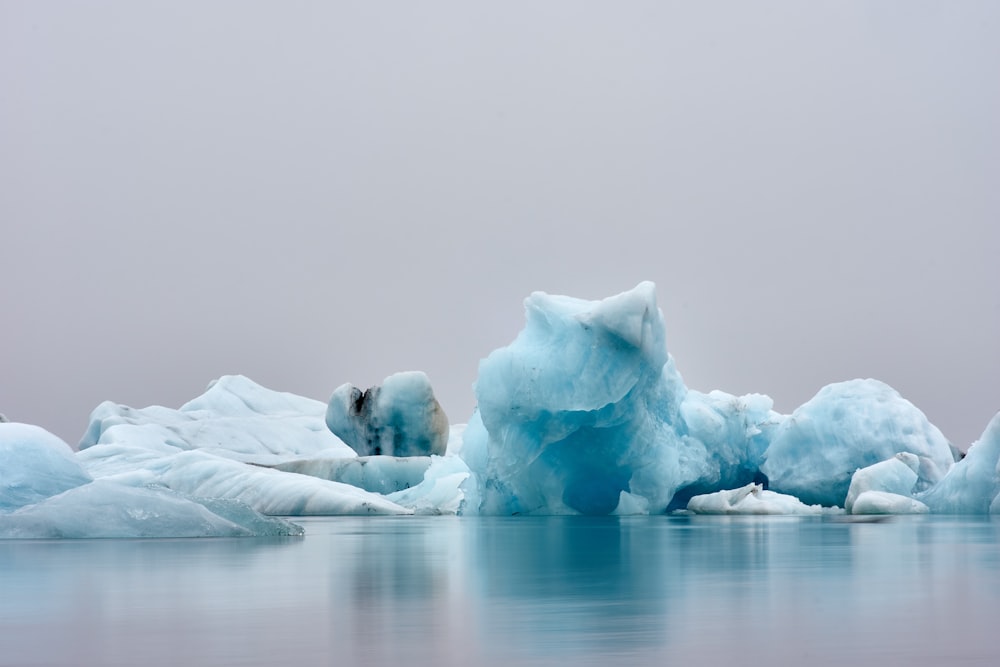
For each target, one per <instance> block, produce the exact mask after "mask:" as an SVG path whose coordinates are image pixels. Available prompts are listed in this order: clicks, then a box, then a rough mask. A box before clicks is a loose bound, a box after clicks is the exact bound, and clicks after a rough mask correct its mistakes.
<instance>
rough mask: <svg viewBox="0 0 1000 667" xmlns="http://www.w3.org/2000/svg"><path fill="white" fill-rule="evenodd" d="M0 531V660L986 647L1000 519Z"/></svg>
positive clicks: (798, 657) (354, 658) (655, 654)
mask: <svg viewBox="0 0 1000 667" xmlns="http://www.w3.org/2000/svg"><path fill="white" fill-rule="evenodd" d="M300 522H301V523H303V525H305V527H306V537H304V538H267V539H193V540H77V541H71V540H66V541H0V665H4V666H8V665H10V666H15V665H16V666H18V667H22V666H30V665H129V666H131V665H148V666H157V665H284V664H288V665H297V666H308V665H389V664H404V663H405V664H412V665H511V664H539V665H540V664H568V663H572V664H574V665H629V664H659V665H663V664H678V663H680V662H684V663H691V664H713V665H718V664H724V663H730V662H734V661H740V662H743V663H751V664H756V665H765V664H775V665H809V666H810V667H815V666H817V665H833V664H842V663H843V662H845V661H848V662H852V663H860V664H893V665H895V664H906V665H911V666H912V665H959V664H961V665H991V666H994V665H997V664H1000V631H998V629H997V627H998V626H997V619H1000V521H996V520H989V519H967V518H937V517H897V518H892V519H887V520H884V521H877V522H853V521H846V520H839V521H838V520H831V519H829V518H812V517H810V518H743V517H738V518H724V517H675V516H670V517H664V516H657V517H628V518H621V519H618V518H582V517H538V518H535V517H510V518H461V517H380V518H352V517H332V518H322V519H306V520H300Z"/></svg>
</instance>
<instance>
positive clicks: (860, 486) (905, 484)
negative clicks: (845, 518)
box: [844, 452, 920, 513]
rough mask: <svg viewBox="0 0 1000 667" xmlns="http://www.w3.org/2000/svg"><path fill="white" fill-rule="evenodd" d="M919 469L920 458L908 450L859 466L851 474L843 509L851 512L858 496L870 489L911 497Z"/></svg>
mask: <svg viewBox="0 0 1000 667" xmlns="http://www.w3.org/2000/svg"><path fill="white" fill-rule="evenodd" d="M919 469H920V459H919V458H917V456H916V454H911V453H909V452H900V453H899V454H896V455H895V456H893V457H892V458H890V459H887V460H885V461H879V462H878V463H875V464H873V465H870V466H868V467H867V468H861V469H860V470H858V471H856V472H855V473H854V475H852V476H851V485H850V487H849V488H848V489H847V498H846V499H845V500H844V509H845V510H847V512H848V513H850V512H852V511H853V508H854V503H855V501H856V500H857V499H858V497H859V496H860V495H861V494H863V493H867V492H870V491H877V492H880V493H892V494H896V495H900V496H906V497H907V498H909V497H911V494H912V493H913V487H914V486H916V484H917V471H918V470H919Z"/></svg>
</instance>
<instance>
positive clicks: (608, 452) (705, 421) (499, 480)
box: [462, 283, 780, 514]
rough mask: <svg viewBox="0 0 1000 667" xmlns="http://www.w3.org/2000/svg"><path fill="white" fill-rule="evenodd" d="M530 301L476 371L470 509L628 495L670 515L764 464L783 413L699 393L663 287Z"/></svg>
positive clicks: (469, 441) (545, 509) (754, 398)
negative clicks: (681, 354)
mask: <svg viewBox="0 0 1000 667" xmlns="http://www.w3.org/2000/svg"><path fill="white" fill-rule="evenodd" d="M525 311H526V315H527V323H526V325H525V328H524V330H523V331H522V332H521V333H520V334H519V335H518V337H517V339H516V340H515V341H514V342H513V343H511V344H510V345H509V346H507V347H505V348H501V349H499V350H496V351H494V352H493V353H492V354H491V355H490V356H489V357H487V358H486V359H485V360H483V361H482V362H481V364H480V367H479V379H478V380H477V382H476V397H477V398H478V401H479V407H478V411H477V413H476V414H475V415H474V416H473V418H472V419H471V420H470V422H469V424H468V426H467V428H466V430H465V432H464V435H463V440H464V443H463V446H462V456H463V458H464V459H465V461H466V463H468V465H469V467H470V469H471V471H472V472H473V478H474V481H475V484H476V486H477V488H476V489H475V490H470V494H469V498H468V499H467V502H466V505H465V507H464V511H466V512H468V513H475V512H480V513H484V514H530V513H541V514H563V513H567V514H573V513H581V514H608V513H612V512H615V511H616V510H617V509H618V505H619V503H620V502H622V499H623V498H625V499H626V501H627V503H628V504H629V508H623V509H627V510H628V511H633V510H634V509H635V507H636V506H637V505H638V506H645V507H647V508H648V511H650V512H653V513H660V512H663V511H665V510H667V509H668V508H669V506H670V503H671V501H672V500H673V499H674V498H675V497H680V498H683V499H684V500H686V499H687V498H688V497H690V496H692V495H695V494H697V493H704V492H708V491H713V490H718V489H719V488H732V487H735V486H742V485H744V484H747V483H749V482H751V481H753V480H754V478H755V477H756V476H757V475H758V474H759V467H760V465H761V463H762V462H763V457H764V453H765V451H766V449H767V444H768V441H769V438H770V435H771V433H772V432H773V431H774V429H775V427H776V426H777V425H778V423H779V421H780V417H779V415H777V414H776V413H774V412H773V411H772V410H771V405H772V403H771V400H770V399H769V398H767V397H766V396H761V395H749V396H744V397H736V396H731V395H729V394H725V393H723V392H712V393H710V394H701V393H699V392H693V391H688V390H687V388H686V387H685V386H684V382H683V380H682V379H681V376H680V374H679V373H678V372H677V370H676V368H675V366H674V362H673V359H672V358H671V357H670V356H669V355H668V354H667V350H666V342H665V339H666V333H665V327H664V324H663V318H662V315H661V313H660V311H659V309H658V308H657V306H656V295H655V288H654V287H653V285H652V283H642V284H640V285H639V286H637V287H636V288H635V289H633V290H631V291H629V292H624V293H622V294H619V295H617V296H613V297H610V298H607V299H604V300H603V301H584V300H581V299H573V298H570V297H563V296H551V295H548V294H545V293H542V292H536V293H534V294H532V295H531V296H530V297H529V298H528V299H527V300H526V301H525ZM623 493H625V494H628V495H626V496H623V495H622V494H623ZM473 500H475V503H478V504H474V503H473Z"/></svg>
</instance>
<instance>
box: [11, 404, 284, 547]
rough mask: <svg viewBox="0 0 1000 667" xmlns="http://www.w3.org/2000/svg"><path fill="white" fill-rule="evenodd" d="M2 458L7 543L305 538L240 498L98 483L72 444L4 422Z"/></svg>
mask: <svg viewBox="0 0 1000 667" xmlns="http://www.w3.org/2000/svg"><path fill="white" fill-rule="evenodd" d="M0 458H2V461H3V467H2V469H0V538H26V537H27V538H51V537H209V536H251V535H254V536H257V535H301V534H302V529H301V528H300V527H299V526H296V525H295V524H292V523H289V522H288V521H284V520H281V519H276V518H271V517H266V516H264V515H262V514H260V513H258V512H256V511H254V510H253V509H251V508H250V507H249V506H247V505H245V504H243V503H239V502H236V501H225V500H221V499H218V498H212V499H204V498H196V497H189V496H185V495H183V494H179V493H176V492H174V491H171V490H170V489H167V488H165V487H163V486H160V485H156V484H142V483H138V484H125V483H119V482H117V481H113V480H111V479H107V480H105V479H98V480H93V479H92V478H91V476H90V475H88V474H87V473H86V472H85V471H84V469H83V467H82V466H81V464H80V462H79V461H78V460H77V458H76V457H74V456H73V453H72V450H71V449H70V447H69V445H67V444H66V443H65V442H63V441H62V440H61V439H60V438H58V437H56V436H54V435H52V434H51V433H49V432H48V431H45V430H44V429H42V428H39V427H37V426H32V425H28V424H17V423H3V424H0ZM237 465H239V464H237Z"/></svg>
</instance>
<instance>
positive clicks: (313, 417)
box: [79, 375, 355, 464]
mask: <svg viewBox="0 0 1000 667" xmlns="http://www.w3.org/2000/svg"><path fill="white" fill-rule="evenodd" d="M325 413H326V405H325V404H324V403H322V402H321V401H316V400H313V399H310V398H304V397H302V396H296V395H294V394H289V393H286V392H279V391H273V390H271V389H267V388H265V387H262V386H260V385H259V384H257V383H255V382H253V381H252V380H250V379H249V378H246V377H243V376H242V375H227V376H224V377H222V378H220V379H218V380H216V381H215V382H212V383H211V384H210V385H209V387H208V390H207V391H206V392H205V393H204V394H202V395H201V396H199V397H197V398H195V399H192V400H191V401H188V402H187V403H185V404H184V405H182V406H181V407H180V409H177V410H173V409H170V408H164V407H160V406H155V405H154V406H151V407H148V408H141V409H136V408H130V407H128V406H125V405H118V404H115V403H112V402H111V401H106V402H104V403H102V404H100V405H99V406H97V408H96V409H95V410H94V412H93V413H92V414H91V416H90V424H89V426H88V427H87V431H86V433H85V434H84V436H83V438H82V439H81V440H80V444H79V448H80V449H81V450H85V449H88V448H90V447H93V446H94V445H99V444H100V445H103V444H112V443H116V444H124V445H128V446H132V447H138V448H141V449H146V450H159V451H175V452H176V451H178V450H189V449H199V450H201V451H203V452H210V453H215V454H218V455H220V456H225V457H227V458H232V459H236V460H239V461H244V462H248V463H261V464H272V463H280V462H283V461H289V460H293V459H301V458H321V457H325V458H338V457H344V456H354V455H355V454H354V451H353V450H351V448H350V447H348V446H347V445H345V444H344V443H343V442H342V441H341V440H340V439H339V438H337V436H335V435H333V434H332V433H330V431H329V429H327V427H326V424H325V422H324V415H325Z"/></svg>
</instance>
